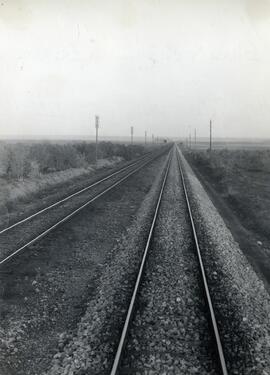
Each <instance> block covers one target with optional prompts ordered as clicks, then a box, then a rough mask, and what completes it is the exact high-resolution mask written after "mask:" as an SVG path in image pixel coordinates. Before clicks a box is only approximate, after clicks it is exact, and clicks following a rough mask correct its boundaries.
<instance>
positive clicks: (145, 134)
mask: <svg viewBox="0 0 270 375" xmlns="http://www.w3.org/2000/svg"><path fill="white" fill-rule="evenodd" d="M144 143H145V145H146V143H147V131H145V132H144Z"/></svg>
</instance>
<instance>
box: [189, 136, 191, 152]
mask: <svg viewBox="0 0 270 375" xmlns="http://www.w3.org/2000/svg"><path fill="white" fill-rule="evenodd" d="M189 148H190V149H191V134H190V133H189Z"/></svg>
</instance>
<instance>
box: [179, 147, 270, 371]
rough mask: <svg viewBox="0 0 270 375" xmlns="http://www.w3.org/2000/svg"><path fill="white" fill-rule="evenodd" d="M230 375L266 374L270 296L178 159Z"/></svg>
mask: <svg viewBox="0 0 270 375" xmlns="http://www.w3.org/2000/svg"><path fill="white" fill-rule="evenodd" d="M181 160H182V163H183V168H184V173H185V178H186V182H187V185H188V192H189V195H190V199H191V206H192V210H193V214H194V219H195V224H196V228H197V231H198V236H199V240H200V245H201V250H202V256H203V261H204V264H205V268H206V273H207V277H208V282H209V285H210V293H211V295H212V299H213V304H214V308H215V312H216V315H217V319H218V325H219V330H220V334H221V340H222V343H223V347H224V354H225V358H226V362H227V366H228V370H229V373H230V374H254V375H259V374H263V375H267V374H270V318H269V317H270V296H269V294H268V293H267V291H266V289H265V287H264V284H263V282H262V281H261V280H260V279H259V278H258V276H257V275H256V273H255V271H254V270H253V268H252V267H251V265H250V264H249V262H248V261H247V259H246V257H245V256H244V254H243V253H242V251H241V250H240V248H239V246H238V244H237V243H236V242H235V241H234V239H233V237H232V234H231V232H230V231H229V230H228V228H227V227H226V225H225V223H224V221H223V219H222V218H221V216H220V215H219V213H218V212H217V210H216V208H215V207H214V205H213V203H212V202H211V200H210V199H209V197H208V195H207V194H206V192H205V190H204V189H203V187H202V185H201V183H200V182H199V180H198V179H197V177H196V176H195V174H194V173H193V171H192V169H191V168H190V166H189V165H188V163H187V162H186V160H185V158H184V156H183V155H182V154H181Z"/></svg>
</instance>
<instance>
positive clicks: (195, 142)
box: [194, 128, 197, 148]
mask: <svg viewBox="0 0 270 375" xmlns="http://www.w3.org/2000/svg"><path fill="white" fill-rule="evenodd" d="M196 145H197V131H196V128H195V130H194V147H195V148H196Z"/></svg>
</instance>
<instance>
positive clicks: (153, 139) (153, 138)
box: [152, 134, 155, 144]
mask: <svg viewBox="0 0 270 375" xmlns="http://www.w3.org/2000/svg"><path fill="white" fill-rule="evenodd" d="M154 142H155V137H154V134H152V143H153V144H154Z"/></svg>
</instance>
